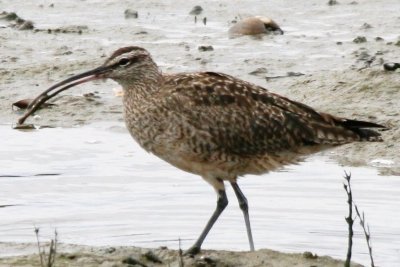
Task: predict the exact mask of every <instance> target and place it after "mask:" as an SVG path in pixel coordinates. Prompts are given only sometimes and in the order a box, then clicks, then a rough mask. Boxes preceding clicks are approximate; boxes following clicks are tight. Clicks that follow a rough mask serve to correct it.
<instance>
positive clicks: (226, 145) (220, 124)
mask: <svg viewBox="0 0 400 267" xmlns="http://www.w3.org/2000/svg"><path fill="white" fill-rule="evenodd" d="M164 87H165V88H168V89H167V90H165V91H164V92H161V94H162V95H160V96H159V97H160V98H162V99H163V103H164V107H165V109H166V110H168V112H170V114H171V118H174V119H176V118H179V121H180V122H181V123H180V129H178V130H179V132H180V133H182V132H183V133H186V135H185V136H186V137H187V136H189V139H190V140H186V141H187V142H191V143H192V145H193V146H194V147H196V148H198V149H199V150H201V151H202V152H206V151H208V152H212V151H223V152H225V153H228V154H239V155H259V154H265V153H271V152H282V151H286V150H293V149H294V148H296V147H302V146H306V145H317V144H332V145H337V144H343V143H347V142H350V141H354V140H358V139H359V136H358V135H357V133H355V132H354V131H352V130H351V129H347V128H345V127H343V126H341V125H340V123H339V122H340V121H341V119H340V118H336V117H333V116H331V115H329V114H324V113H318V112H316V111H315V110H314V109H312V108H311V107H309V106H307V105H304V104H302V103H299V102H295V101H292V100H290V99H288V98H285V97H282V96H279V95H277V94H274V93H271V92H269V91H268V90H266V89H264V88H262V87H260V86H257V85H254V84H251V83H248V82H245V81H242V80H239V79H236V78H234V77H232V76H229V75H225V74H222V73H214V72H201V73H192V74H179V75H170V76H166V78H165V86H164ZM172 88H173V89H172ZM176 125H177V124H176Z"/></svg>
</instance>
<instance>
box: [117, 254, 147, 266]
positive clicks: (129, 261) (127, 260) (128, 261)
mask: <svg viewBox="0 0 400 267" xmlns="http://www.w3.org/2000/svg"><path fill="white" fill-rule="evenodd" d="M122 263H125V264H131V265H138V266H142V267H147V265H146V264H144V263H142V262H140V261H138V260H137V259H135V258H134V257H132V256H129V257H127V258H125V259H123V260H122Z"/></svg>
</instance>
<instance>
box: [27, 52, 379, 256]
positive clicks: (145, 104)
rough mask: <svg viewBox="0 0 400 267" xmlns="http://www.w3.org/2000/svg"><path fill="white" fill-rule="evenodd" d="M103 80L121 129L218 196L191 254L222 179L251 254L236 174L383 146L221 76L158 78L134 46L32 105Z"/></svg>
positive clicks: (358, 130) (362, 128)
mask: <svg viewBox="0 0 400 267" xmlns="http://www.w3.org/2000/svg"><path fill="white" fill-rule="evenodd" d="M85 77H86V78H85ZM83 78H85V79H83ZM102 78H111V79H113V80H115V81H117V82H118V83H120V84H121V85H122V87H123V89H124V96H123V102H124V112H125V121H126V125H127V128H128V130H129V132H130V133H131V135H132V137H133V138H134V139H135V140H136V141H137V142H138V143H139V144H140V145H141V146H142V147H143V148H144V149H146V150H147V151H149V152H151V153H154V154H155V155H157V156H158V157H160V158H162V159H163V160H165V161H167V162H169V163H171V164H172V165H174V166H176V167H178V168H180V169H182V170H185V171H188V172H191V173H195V174H198V175H200V176H202V177H203V178H204V179H205V180H206V181H207V182H209V183H210V184H211V185H212V186H213V187H214V189H215V190H216V192H217V194H218V202H217V208H216V210H215V212H214V214H213V215H212V217H211V218H210V221H209V222H208V224H207V226H206V228H205V229H204V231H203V233H202V234H201V236H200V237H199V239H198V240H197V241H196V242H195V244H194V245H193V246H192V247H191V248H190V249H189V251H188V253H191V254H194V253H197V252H198V251H199V250H200V247H201V244H202V242H203V240H204V238H205V237H206V235H207V233H208V231H209V230H210V229H211V227H212V225H213V224H214V223H215V221H216V220H217V218H218V216H219V215H220V214H221V213H222V211H223V209H224V208H225V207H226V205H227V204H228V200H227V198H226V194H225V187H224V181H229V182H230V183H231V184H232V186H233V189H234V191H235V193H236V196H237V197H238V200H239V203H240V207H241V209H242V210H243V213H244V217H245V222H246V229H247V234H248V238H249V243H250V247H251V249H252V250H253V249H254V245H253V239H252V235H251V228H250V221H249V216H248V207H247V200H246V198H245V197H244V195H243V193H242V192H241V191H240V189H239V187H238V185H237V183H236V180H237V178H238V177H239V176H242V175H245V174H261V173H265V172H268V171H271V170H275V169H277V168H280V167H282V166H284V165H286V164H289V163H294V162H296V161H298V160H299V159H301V158H302V157H304V156H306V155H308V154H311V153H314V152H317V151H320V150H323V149H326V148H330V147H334V146H337V145H341V144H345V143H350V142H353V141H382V139H381V137H380V134H379V133H378V132H375V131H373V130H369V129H366V128H383V126H381V125H378V124H374V123H370V122H362V121H355V120H348V119H342V118H338V117H334V116H332V115H329V114H326V113H321V112H317V111H315V110H314V109H312V108H311V107H309V106H306V105H304V104H302V103H299V102H295V101H292V100H290V99H288V98H285V97H282V96H279V95H277V94H274V93H271V92H269V91H267V90H266V89H264V88H262V87H260V86H257V85H254V84H251V83H248V82H245V81H242V80H239V79H237V78H234V77H232V76H229V75H226V74H222V73H215V72H198V73H179V74H162V73H161V71H159V69H158V67H157V65H156V64H155V63H154V61H153V60H152V58H151V56H150V54H149V53H148V52H147V51H146V50H145V49H143V48H140V47H134V46H132V47H124V48H120V49H118V50H117V51H115V52H114V53H113V54H112V56H111V57H110V58H108V59H107V60H106V62H105V63H104V65H102V66H101V67H99V68H96V69H94V70H92V71H89V72H86V73H83V74H80V75H76V76H74V77H71V78H69V79H67V80H65V81H63V82H60V83H58V84H56V85H54V86H53V87H51V88H50V89H48V90H47V91H46V92H45V93H44V94H43V95H41V96H39V97H38V98H37V99H36V103H38V102H40V99H41V98H43V97H47V98H50V97H48V96H49V94H48V93H49V92H51V91H53V90H55V89H57V88H59V87H60V86H62V85H65V86H64V87H62V88H61V89H57V90H58V91H56V93H58V92H59V91H62V90H65V89H68V88H69V87H72V86H74V85H76V84H79V83H82V82H86V81H89V80H94V79H102ZM76 80H78V81H77V82H74V83H72V82H73V81H76ZM47 98H46V100H47ZM34 107H35V104H34V105H33V108H34ZM25 118H26V117H25ZM25 118H23V119H21V121H20V122H23V121H24V119H25Z"/></svg>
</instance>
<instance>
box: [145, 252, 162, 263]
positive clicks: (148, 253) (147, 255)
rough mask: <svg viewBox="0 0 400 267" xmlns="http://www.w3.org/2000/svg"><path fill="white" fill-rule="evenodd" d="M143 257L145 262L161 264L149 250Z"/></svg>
mask: <svg viewBox="0 0 400 267" xmlns="http://www.w3.org/2000/svg"><path fill="white" fill-rule="evenodd" d="M143 257H144V258H145V259H146V260H148V261H151V262H154V263H162V260H161V259H160V258H159V257H158V256H157V255H156V254H154V253H153V252H152V251H151V250H149V251H147V252H146V253H144V254H143Z"/></svg>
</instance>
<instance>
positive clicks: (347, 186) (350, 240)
mask: <svg viewBox="0 0 400 267" xmlns="http://www.w3.org/2000/svg"><path fill="white" fill-rule="evenodd" d="M344 179H346V182H347V184H346V183H344V184H343V186H344V190H346V194H347V203H348V204H349V215H348V217H346V218H345V219H346V222H347V224H348V226H349V228H348V231H349V234H348V244H347V256H346V261H345V263H344V266H345V267H350V262H351V251H352V248H353V235H354V233H353V224H354V220H353V194H352V192H351V185H350V179H351V174H350V173H347V172H344Z"/></svg>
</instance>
